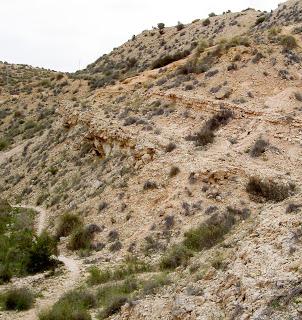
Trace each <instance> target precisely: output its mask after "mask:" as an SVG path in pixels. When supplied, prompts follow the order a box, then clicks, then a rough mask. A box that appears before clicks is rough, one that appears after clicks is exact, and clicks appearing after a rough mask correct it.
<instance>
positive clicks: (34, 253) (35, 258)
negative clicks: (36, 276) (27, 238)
mask: <svg viewBox="0 0 302 320" xmlns="http://www.w3.org/2000/svg"><path fill="white" fill-rule="evenodd" d="M57 253H58V250H57V241H56V240H55V239H54V238H53V237H51V236H50V235H49V234H48V233H47V232H45V231H44V232H43V233H42V234H41V235H39V236H36V237H35V238H34V240H33V243H32V246H31V248H30V250H29V261H28V264H27V270H28V272H29V273H37V272H42V271H45V270H48V269H50V268H53V267H55V266H56V264H57V260H54V259H53V258H52V256H55V255H57Z"/></svg>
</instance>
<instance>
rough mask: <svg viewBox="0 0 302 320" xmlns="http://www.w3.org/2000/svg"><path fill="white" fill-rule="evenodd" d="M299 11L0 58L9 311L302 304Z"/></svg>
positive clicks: (241, 311) (205, 314) (200, 315)
mask: <svg viewBox="0 0 302 320" xmlns="http://www.w3.org/2000/svg"><path fill="white" fill-rule="evenodd" d="M301 10H302V1H292V0H291V1H288V2H285V3H283V4H280V5H279V7H278V9H276V10H275V11H273V12H271V13H266V12H260V11H255V10H253V9H247V10H244V11H242V12H240V13H232V12H226V13H224V14H223V15H221V16H216V15H214V14H210V17H209V18H208V19H203V20H196V21H193V22H192V23H191V24H188V25H182V24H181V23H179V24H178V25H177V26H175V27H165V26H164V25H162V24H159V25H158V27H157V28H154V29H153V30H149V31H143V32H142V33H141V34H140V35H136V36H134V37H132V39H131V40H129V41H128V42H127V43H125V44H123V45H122V46H121V47H119V48H116V49H114V50H113V51H112V52H111V53H110V54H108V55H105V56H103V57H101V58H100V59H98V60H97V61H96V62H95V63H93V64H91V65H89V66H88V67H87V68H86V69H85V70H80V71H78V72H76V73H74V74H64V73H58V72H53V71H49V70H44V69H35V68H31V67H29V66H24V65H9V64H7V63H0V150H1V151H0V190H1V199H0V319H5V320H10V319H22V320H34V319H39V320H63V319H64V320H65V319H66V320H79V319H83V320H89V319H107V318H108V319H125V320H126V319H129V320H130V319H131V320H137V319H139V320H140V319H166V320H180V319H181V320H186V319H188V320H189V319H190V320H191V319H192V320H195V319H196V320H197V319H198V320H214V319H215V320H216V319H230V320H231V319H234V320H235V319H240V320H241V319H242V320H246V319H253V320H268V319H276V320H284V319H292V320H294V319H295V320H296V319H297V320H298V319H302V269H301V267H302V263H301V262H302V261H301V254H302V247H301V240H302V239H301V236H302V229H301V223H302V220H301V218H302V215H301V214H302V211H301V210H300V209H301V208H302V199H301V188H302V182H301V176H302V166H301V165H302V19H301V17H302V15H301V14H300V13H301ZM19 231H20V233H21V235H22V237H21V236H20V235H19V233H18V232H19ZM24 239H25V240H24ZM25 243H26V245H24V244H25ZM21 244H22V245H21ZM23 245H24V246H23ZM1 246H3V247H1ZM21 253H22V254H21ZM20 259H21V260H20ZM20 261H22V263H20ZM24 301H25V302H26V303H25V302H24Z"/></svg>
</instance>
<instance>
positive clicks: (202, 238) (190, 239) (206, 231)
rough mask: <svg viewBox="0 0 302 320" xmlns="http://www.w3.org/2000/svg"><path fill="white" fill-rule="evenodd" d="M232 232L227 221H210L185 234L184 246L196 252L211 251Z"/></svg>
mask: <svg viewBox="0 0 302 320" xmlns="http://www.w3.org/2000/svg"><path fill="white" fill-rule="evenodd" d="M229 230H230V225H229V224H228V223H227V221H221V222H220V223H219V222H217V223H216V222H215V221H214V220H210V221H208V222H206V223H202V224H201V225H200V226H199V227H198V228H196V229H192V230H190V231H188V232H186V233H185V240H184V245H185V246H186V247H187V248H189V249H191V250H194V251H201V250H203V249H209V248H211V247H213V246H214V245H216V244H217V243H219V242H220V241H222V240H223V237H224V235H225V234H226V233H227V232H228V231H229Z"/></svg>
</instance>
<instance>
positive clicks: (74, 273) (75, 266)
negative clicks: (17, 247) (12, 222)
mask: <svg viewBox="0 0 302 320" xmlns="http://www.w3.org/2000/svg"><path fill="white" fill-rule="evenodd" d="M13 207H16V208H24V209H32V210H35V211H36V212H38V214H39V215H38V221H37V234H38V235H40V234H41V233H42V232H43V230H45V228H46V223H47V217H48V212H47V210H46V209H44V208H42V207H36V206H30V205H13ZM57 259H58V260H59V261H61V262H62V263H63V264H64V266H65V268H66V269H67V270H68V274H67V276H66V278H64V279H62V281H61V282H60V283H59V285H58V286H55V287H51V288H49V289H50V290H49V291H48V292H46V293H45V294H44V293H43V298H41V299H38V300H37V302H36V304H35V308H33V309H31V310H29V311H27V312H25V313H23V315H22V317H21V318H20V319H22V320H34V319H38V317H37V312H39V311H41V310H42V309H45V308H47V307H49V306H51V305H52V304H54V303H55V302H56V301H57V300H58V299H59V298H60V296H61V295H62V294H64V293H65V292H66V291H68V290H70V289H72V288H73V287H74V286H75V284H76V282H77V280H78V279H79V277H80V275H81V263H80V262H79V261H78V260H75V259H74V258H72V257H67V256H64V255H59V256H58V257H57ZM0 318H1V316H0ZM1 319H2V318H1Z"/></svg>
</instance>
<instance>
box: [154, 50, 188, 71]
mask: <svg viewBox="0 0 302 320" xmlns="http://www.w3.org/2000/svg"><path fill="white" fill-rule="evenodd" d="M190 53H191V52H190V51H189V50H184V51H177V52H176V53H174V54H165V55H162V56H160V57H159V58H158V59H156V60H155V61H154V62H153V63H152V65H151V69H158V68H162V67H165V66H167V65H168V64H170V63H172V62H175V61H178V60H181V59H183V58H185V57H187V56H188V55H189V54H190Z"/></svg>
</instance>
